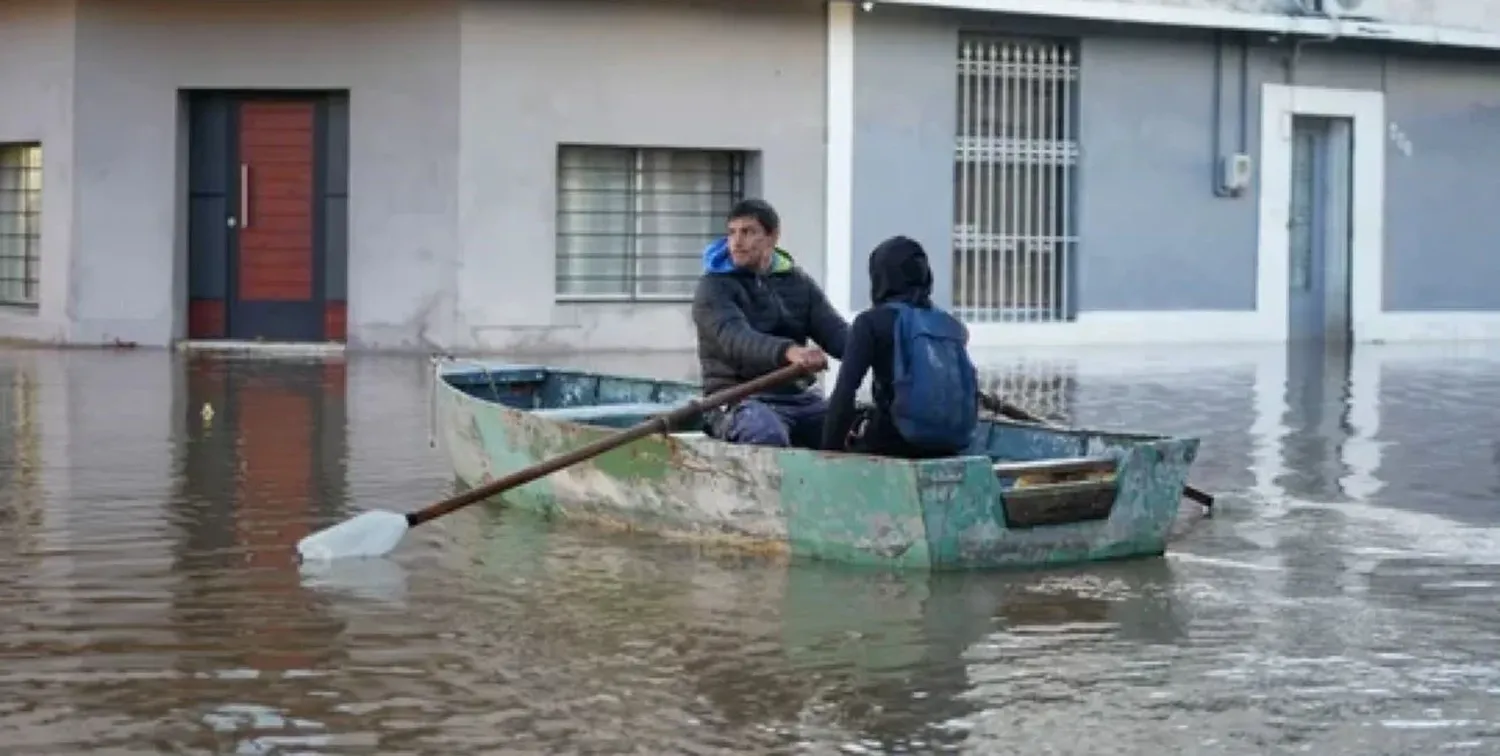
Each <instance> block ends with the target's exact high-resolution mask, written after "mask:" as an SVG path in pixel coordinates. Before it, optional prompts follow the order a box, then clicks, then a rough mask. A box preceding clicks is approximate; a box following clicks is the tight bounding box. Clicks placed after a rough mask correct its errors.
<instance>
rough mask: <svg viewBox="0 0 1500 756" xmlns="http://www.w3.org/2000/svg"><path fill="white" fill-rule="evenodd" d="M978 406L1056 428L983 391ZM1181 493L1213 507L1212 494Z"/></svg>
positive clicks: (1186, 489) (1185, 488)
mask: <svg viewBox="0 0 1500 756" xmlns="http://www.w3.org/2000/svg"><path fill="white" fill-rule="evenodd" d="M979 404H980V406H982V407H984V408H985V409H987V410H989V411H990V412H993V413H995V414H997V415H1002V416H1005V417H1009V418H1014V419H1016V420H1022V421H1025V422H1028V423H1036V424H1038V425H1045V426H1049V427H1056V426H1053V425H1052V423H1049V422H1047V421H1046V420H1044V419H1042V418H1040V417H1037V416H1036V415H1033V414H1031V413H1030V412H1027V411H1026V410H1025V409H1023V408H1021V407H1018V406H1016V405H1014V404H1011V403H1010V402H1007V401H1005V400H1004V399H1001V398H1000V397H998V396H993V395H991V394H989V393H986V392H983V391H981V392H979ZM1182 493H1183V495H1184V496H1186V497H1188V498H1189V499H1192V500H1193V501H1196V502H1198V503H1199V504H1202V505H1203V506H1205V507H1211V506H1213V505H1214V497H1213V495H1212V494H1210V493H1208V492H1206V491H1202V490H1199V489H1197V488H1194V487H1193V486H1190V485H1189V486H1183V489H1182Z"/></svg>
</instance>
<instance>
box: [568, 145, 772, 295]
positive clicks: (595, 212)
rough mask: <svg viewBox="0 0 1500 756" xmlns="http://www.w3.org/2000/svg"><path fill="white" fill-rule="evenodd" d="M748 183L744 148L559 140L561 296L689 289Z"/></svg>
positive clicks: (673, 292)
mask: <svg viewBox="0 0 1500 756" xmlns="http://www.w3.org/2000/svg"><path fill="white" fill-rule="evenodd" d="M744 193H745V158H744V155H743V154H742V153H736V152H716V151H709V150H679V149H635V148H628V147H594V146H578V145H563V146H561V147H560V148H559V150H558V182H557V295H558V299H561V300H599V299H603V300H686V299H691V298H692V295H693V288H694V286H696V285H697V281H698V276H699V274H700V273H701V271H702V262H701V261H702V255H703V247H704V245H706V244H708V243H709V242H711V241H713V240H714V239H715V238H717V237H719V236H721V235H723V233H724V224H725V222H726V217H727V216H728V215H729V210H730V208H731V207H733V206H734V203H735V202H738V201H739V200H740V199H742V198H743V197H744Z"/></svg>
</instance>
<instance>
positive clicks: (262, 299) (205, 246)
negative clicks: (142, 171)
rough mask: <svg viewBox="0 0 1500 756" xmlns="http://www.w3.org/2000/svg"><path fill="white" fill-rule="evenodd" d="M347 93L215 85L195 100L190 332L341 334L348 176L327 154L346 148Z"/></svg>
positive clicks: (319, 337) (310, 337) (315, 337)
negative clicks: (223, 89)
mask: <svg viewBox="0 0 1500 756" xmlns="http://www.w3.org/2000/svg"><path fill="white" fill-rule="evenodd" d="M346 103H347V100H345V99H342V98H337V97H330V96H315V95H308V96H302V95H286V96H280V95H277V96H265V95H258V94H257V95H229V94H213V93H209V94H207V95H204V96H202V97H199V98H196V99H194V101H193V102H192V103H191V112H192V114H193V115H192V122H193V133H192V134H191V141H192V148H191V158H190V163H191V164H190V166H189V172H190V175H191V180H190V184H191V186H190V193H191V197H190V204H191V206H192V211H191V217H190V220H189V225H190V231H189V236H190V239H191V241H190V244H189V279H190V284H189V289H190V301H189V306H188V335H189V336H190V337H193V338H230V339H248V340H267V341H323V340H343V339H344V335H345V325H344V304H343V299H344V296H343V287H344V271H343V262H344V261H343V259H342V258H343V255H344V252H345V250H344V249H343V246H342V245H343V240H344V238H345V234H344V230H345V229H344V227H343V225H342V224H343V219H344V218H345V217H346V214H345V213H344V212H343V210H342V208H343V204H342V203H343V202H344V201H345V200H344V194H343V188H342V187H344V186H345V185H346V178H347V177H346V176H342V175H338V176H335V175H332V174H333V165H332V164H331V162H330V153H331V152H334V151H337V152H338V156H337V157H340V158H343V157H344V155H345V152H346V150H347V141H346V136H347V133H346V128H347V104H346ZM338 165H339V167H340V168H343V167H344V166H346V165H347V160H346V159H339V160H338ZM341 173H342V171H341ZM331 208H332V211H331ZM330 224H333V225H332V226H331V225H330ZM330 240H333V241H332V242H330ZM333 246H336V247H337V248H331V247H333ZM335 257H337V258H338V259H334V258H335ZM331 265H332V266H333V267H330V266H331Z"/></svg>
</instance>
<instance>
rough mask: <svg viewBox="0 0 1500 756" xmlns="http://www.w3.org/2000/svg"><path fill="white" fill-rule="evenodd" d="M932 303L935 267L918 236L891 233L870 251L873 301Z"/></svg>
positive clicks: (924, 304) (915, 303)
mask: <svg viewBox="0 0 1500 756" xmlns="http://www.w3.org/2000/svg"><path fill="white" fill-rule="evenodd" d="M892 301H901V302H907V303H909V304H912V305H916V306H918V307H931V306H932V269H931V268H929V267H928V266H927V252H926V250H924V249H922V245H921V244H920V243H918V242H917V241H916V240H915V239H912V238H910V237H906V236H892V237H891V238H889V239H886V240H885V241H883V242H881V243H880V244H879V245H877V246H876V247H875V249H874V251H872V252H870V302H871V303H873V304H877V305H878V304H882V303H884V302H892Z"/></svg>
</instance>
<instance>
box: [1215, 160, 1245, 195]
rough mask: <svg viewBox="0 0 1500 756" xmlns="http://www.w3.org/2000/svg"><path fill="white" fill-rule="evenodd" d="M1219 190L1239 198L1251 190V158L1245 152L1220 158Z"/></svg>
mask: <svg viewBox="0 0 1500 756" xmlns="http://www.w3.org/2000/svg"><path fill="white" fill-rule="evenodd" d="M1219 188H1220V189H1221V190H1223V192H1224V193H1225V194H1229V195H1232V196H1239V195H1241V194H1243V193H1244V192H1245V190H1246V189H1248V188H1250V156H1249V155H1246V154H1245V153H1243V152H1236V153H1234V154H1232V155H1225V156H1223V157H1221V158H1219Z"/></svg>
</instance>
